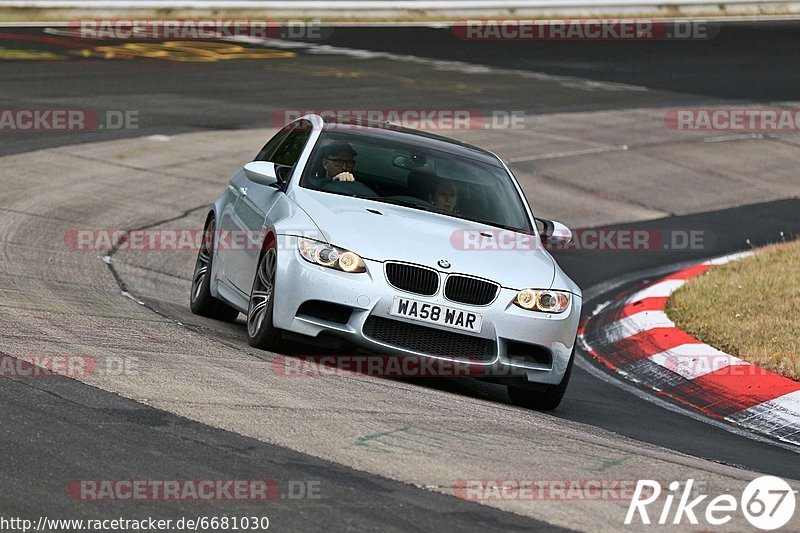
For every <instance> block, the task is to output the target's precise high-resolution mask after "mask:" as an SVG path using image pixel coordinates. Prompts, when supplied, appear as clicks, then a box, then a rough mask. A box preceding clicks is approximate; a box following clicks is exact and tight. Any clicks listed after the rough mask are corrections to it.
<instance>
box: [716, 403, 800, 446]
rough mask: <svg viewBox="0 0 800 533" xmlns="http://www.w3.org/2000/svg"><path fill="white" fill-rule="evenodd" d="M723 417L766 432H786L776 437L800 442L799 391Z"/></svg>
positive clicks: (796, 442)
mask: <svg viewBox="0 0 800 533" xmlns="http://www.w3.org/2000/svg"><path fill="white" fill-rule="evenodd" d="M725 419H726V420H728V421H730V422H733V423H734V424H739V425H741V426H744V427H746V428H750V429H753V430H755V431H761V432H763V433H767V434H773V433H776V434H778V435H781V434H782V433H784V432H786V433H788V434H786V435H781V436H778V438H780V439H782V440H785V441H786V442H791V443H794V444H800V391H794V392H790V393H789V394H784V395H783V396H779V397H778V398H774V399H772V400H768V401H766V402H764V403H761V404H759V405H756V406H753V407H751V408H750V409H745V410H744V411H739V412H738V413H734V414H732V415H730V416H728V417H725Z"/></svg>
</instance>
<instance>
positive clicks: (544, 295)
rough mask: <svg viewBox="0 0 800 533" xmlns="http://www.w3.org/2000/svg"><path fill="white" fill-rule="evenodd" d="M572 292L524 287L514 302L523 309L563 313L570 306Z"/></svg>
mask: <svg viewBox="0 0 800 533" xmlns="http://www.w3.org/2000/svg"><path fill="white" fill-rule="evenodd" d="M569 300H570V294H569V293H568V292H562V291H541V290H537V289H522V290H521V291H519V292H518V293H517V297H516V298H514V303H515V304H516V305H518V306H520V307H521V308H523V309H528V310H530V311H541V312H543V313H563V312H564V311H565V310H566V309H567V307H569Z"/></svg>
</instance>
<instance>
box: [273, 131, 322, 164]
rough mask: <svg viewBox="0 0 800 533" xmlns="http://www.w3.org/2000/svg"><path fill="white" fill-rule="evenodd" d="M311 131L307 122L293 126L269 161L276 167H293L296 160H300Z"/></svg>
mask: <svg viewBox="0 0 800 533" xmlns="http://www.w3.org/2000/svg"><path fill="white" fill-rule="evenodd" d="M311 129H312V126H311V123H310V122H309V121H307V120H301V121H300V122H296V123H295V124H293V125H292V130H291V131H290V132H289V134H288V135H287V136H286V137H285V138H284V139H283V140H282V141H281V143H280V145H279V146H278V148H277V149H276V150H275V152H274V153H273V154H272V155H271V157H270V158H269V161H272V162H273V163H277V164H278V165H284V166H287V167H293V166H294V165H295V163H297V160H298V159H300V154H301V153H302V152H303V148H304V147H305V145H306V142H307V141H308V138H309V136H310V135H311Z"/></svg>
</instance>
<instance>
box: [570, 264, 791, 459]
mask: <svg viewBox="0 0 800 533" xmlns="http://www.w3.org/2000/svg"><path fill="white" fill-rule="evenodd" d="M746 255H749V253H745V254H742V253H738V254H732V255H730V256H725V257H721V258H718V259H713V260H710V261H705V262H703V263H699V264H697V265H693V266H691V267H689V268H686V269H683V270H679V271H677V272H674V273H672V274H670V275H668V276H665V277H663V278H661V279H659V280H656V281H654V282H652V283H649V284H647V285H645V286H644V287H643V288H640V289H639V290H638V291H635V292H634V293H633V294H631V295H624V294H621V295H618V298H616V300H617V302H618V303H616V304H612V305H610V306H608V307H606V308H604V309H602V310H601V311H599V312H598V313H596V314H595V315H593V316H591V317H589V318H587V319H586V320H585V321H584V323H583V324H582V325H581V330H580V331H581V336H582V338H583V340H584V343H585V345H586V346H587V347H588V351H589V354H590V355H591V356H592V357H594V358H595V359H596V360H597V361H599V362H600V363H602V364H603V365H605V366H607V367H608V368H610V369H612V370H614V371H615V372H617V373H618V374H620V375H622V376H624V377H625V378H626V379H630V380H633V381H636V382H638V383H640V384H642V385H644V386H646V387H648V388H650V389H652V390H654V391H656V392H657V393H658V394H660V395H663V396H667V397H669V398H671V399H673V400H675V401H677V402H680V403H683V404H686V405H689V406H691V407H693V408H695V409H697V410H699V411H701V412H703V413H705V414H707V415H709V416H711V417H713V418H717V419H722V420H727V421H729V422H732V423H734V424H737V425H740V426H743V427H746V428H748V429H750V430H753V431H757V432H759V433H763V434H767V435H770V436H772V437H774V438H777V439H780V440H783V441H786V442H791V443H793V444H800V383H798V382H796V381H793V380H791V379H789V378H786V377H783V376H780V375H778V374H774V373H772V372H769V371H767V370H764V369H762V368H760V367H758V366H756V365H752V364H749V363H746V362H744V361H741V360H740V359H738V358H736V357H733V356H730V355H728V354H725V353H723V352H720V351H719V350H716V349H714V348H712V347H710V346H708V345H705V344H703V343H701V342H700V341H698V340H697V339H695V338H694V337H692V336H691V335H690V334H688V333H686V332H685V331H683V330H681V329H679V328H677V327H675V325H674V324H672V322H671V321H670V320H669V319H668V317H666V314H665V311H664V309H665V307H666V304H667V299H668V298H669V296H670V295H671V294H672V293H673V292H674V291H675V290H677V288H678V287H680V286H681V285H682V284H683V283H684V282H685V281H686V280H688V279H690V278H692V277H695V276H699V275H701V274H703V273H705V272H706V271H707V270H708V269H709V268H711V267H712V266H714V265H718V264H723V263H726V262H728V261H730V260H735V259H738V258H741V257H744V256H746ZM654 356H655V357H654Z"/></svg>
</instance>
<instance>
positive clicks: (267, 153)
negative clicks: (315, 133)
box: [253, 124, 294, 161]
mask: <svg viewBox="0 0 800 533" xmlns="http://www.w3.org/2000/svg"><path fill="white" fill-rule="evenodd" d="M293 127H294V124H289V125H288V126H286V127H285V128H283V129H282V130H281V131H279V132H278V133H276V134H275V135H274V136H273V137H272V139H270V140H269V141H267V144H265V145H264V147H263V148H262V149H261V151H260V152H258V155H257V156H256V158H255V159H254V160H253V161H271V157H272V154H273V153H274V152H275V149H276V148H277V147H278V145H279V144H280V143H281V141H282V140H284V139H285V138H286V136H287V135H288V134H289V132H290V131H292V129H293Z"/></svg>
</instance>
